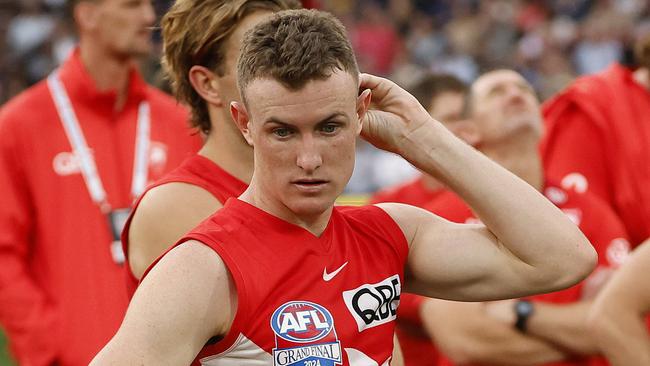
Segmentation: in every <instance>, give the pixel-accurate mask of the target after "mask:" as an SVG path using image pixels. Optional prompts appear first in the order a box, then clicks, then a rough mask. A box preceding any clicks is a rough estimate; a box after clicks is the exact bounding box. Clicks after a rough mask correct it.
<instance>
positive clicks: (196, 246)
mask: <svg viewBox="0 0 650 366" xmlns="http://www.w3.org/2000/svg"><path fill="white" fill-rule="evenodd" d="M236 308H237V293H236V289H235V285H234V281H233V279H232V277H231V276H230V273H229V272H228V270H227V268H226V265H225V264H224V263H223V261H222V260H221V258H220V257H219V255H217V254H216V253H215V252H214V251H213V250H212V249H210V248H209V247H207V246H206V245H204V244H203V243H201V242H198V241H188V242H186V243H183V244H181V245H179V246H178V247H176V248H174V249H172V250H171V251H169V253H167V254H165V256H164V257H163V258H162V259H161V260H160V261H159V262H158V263H157V264H156V265H155V266H154V267H153V268H152V269H151V271H150V272H149V273H148V274H147V277H145V279H144V280H143V281H142V283H141V284H140V286H139V287H138V290H137V291H136V293H135V295H134V296H133V299H132V300H131V304H130V305H129V308H128V310H127V313H126V316H125V317H124V321H123V322H122V325H121V326H120V329H119V330H118V331H117V333H116V334H115V336H114V337H113V339H111V341H110V342H109V343H108V344H107V345H106V346H105V347H104V349H102V350H101V351H100V352H99V354H97V356H95V358H94V359H93V361H92V362H91V365H93V366H100V365H116V366H117V365H142V366H150V365H151V366H153V365H156V366H158V365H169V366H172V365H178V366H180V365H189V364H190V363H192V360H194V358H195V357H196V355H197V354H198V353H199V352H200V351H201V349H202V348H203V346H204V345H205V344H206V342H207V341H208V340H209V339H210V338H212V337H213V336H223V335H225V334H226V333H227V332H228V330H229V329H230V326H231V325H232V321H233V319H234V314H235V312H236Z"/></svg>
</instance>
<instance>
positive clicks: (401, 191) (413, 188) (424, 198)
mask: <svg viewBox="0 0 650 366" xmlns="http://www.w3.org/2000/svg"><path fill="white" fill-rule="evenodd" d="M443 191H444V190H442V189H433V190H432V189H430V188H428V187H427V186H426V184H425V182H424V179H423V177H422V175H420V176H419V177H417V178H415V179H412V180H410V181H407V182H405V183H402V184H398V185H396V186H393V187H388V188H385V189H382V190H380V191H379V192H377V193H375V194H374V195H373V196H372V197H371V198H370V203H380V202H399V203H405V204H407V205H412V206H416V207H421V206H422V205H424V204H426V203H428V202H430V201H432V200H434V199H435V198H436V197H437V196H438V194H440V193H442V192H443Z"/></svg>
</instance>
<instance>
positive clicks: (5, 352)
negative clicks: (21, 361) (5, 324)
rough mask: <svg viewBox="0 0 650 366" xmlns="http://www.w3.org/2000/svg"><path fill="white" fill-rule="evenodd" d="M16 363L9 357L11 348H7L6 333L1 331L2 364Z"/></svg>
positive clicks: (8, 365)
mask: <svg viewBox="0 0 650 366" xmlns="http://www.w3.org/2000/svg"><path fill="white" fill-rule="evenodd" d="M14 365H15V363H14V362H13V360H12V359H11V357H9V350H7V340H6V339H5V335H4V334H3V333H2V332H0V366H14Z"/></svg>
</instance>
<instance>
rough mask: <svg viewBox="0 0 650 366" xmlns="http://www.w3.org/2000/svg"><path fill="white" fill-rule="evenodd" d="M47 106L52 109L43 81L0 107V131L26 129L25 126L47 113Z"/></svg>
mask: <svg viewBox="0 0 650 366" xmlns="http://www.w3.org/2000/svg"><path fill="white" fill-rule="evenodd" d="M46 104H49V105H50V106H52V108H54V104H53V102H52V97H51V95H50V92H49V90H48V88H47V83H46V82H45V81H44V80H43V81H40V82H38V83H37V84H35V85H33V86H31V87H29V88H27V89H25V90H24V91H22V92H21V93H20V94H18V95H16V96H15V97H13V98H12V99H10V100H9V101H8V102H7V103H6V104H4V105H3V106H2V107H0V129H3V130H4V129H5V128H28V127H29V126H27V125H26V124H30V123H32V122H39V121H41V120H42V118H41V117H42V116H43V115H45V114H46V113H49V112H47V111H48V108H44V106H45V105H46Z"/></svg>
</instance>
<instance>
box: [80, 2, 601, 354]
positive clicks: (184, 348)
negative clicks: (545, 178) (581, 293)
mask: <svg viewBox="0 0 650 366" xmlns="http://www.w3.org/2000/svg"><path fill="white" fill-rule="evenodd" d="M241 52H242V54H241V56H240V59H239V62H238V73H237V80H238V87H239V89H240V91H241V95H242V100H243V103H236V102H235V103H232V104H231V113H232V115H233V119H234V120H235V121H236V122H237V125H238V127H239V128H240V130H241V131H242V134H243V135H244V137H245V138H246V141H247V142H248V143H249V144H251V145H252V146H253V153H254V172H253V177H252V180H251V184H250V186H249V187H248V188H247V190H246V191H245V192H244V193H243V194H242V195H241V196H240V198H239V199H231V200H229V201H228V202H227V203H226V205H225V206H224V208H222V209H221V210H219V211H218V212H217V213H216V214H215V215H213V216H212V217H210V218H209V219H208V220H206V221H204V222H203V223H202V224H201V225H199V226H198V227H197V228H196V229H194V230H193V231H192V232H191V233H189V234H188V235H187V236H186V237H184V238H182V239H181V240H180V241H179V243H178V244H179V245H178V246H176V247H175V248H174V249H172V250H170V251H169V252H168V253H167V254H166V255H164V256H163V257H162V258H161V259H160V261H158V262H157V263H156V264H155V265H154V266H153V267H152V269H151V270H150V271H149V272H148V274H147V275H146V277H145V278H144V280H143V281H142V283H141V284H140V286H139V287H138V291H137V292H136V293H135V296H134V297H133V300H132V302H131V308H130V309H129V311H128V312H127V315H126V317H125V319H124V323H123V325H122V327H121V329H120V330H119V331H118V333H117V334H116V335H115V337H114V338H113V340H112V341H111V342H110V343H109V344H108V345H107V346H106V347H105V348H104V350H103V351H102V352H100V354H99V355H98V356H97V357H96V358H95V360H94V361H93V364H94V365H106V364H109V365H110V364H133V363H137V364H143V365H153V364H159V363H165V364H170V365H176V364H178V365H182V364H187V363H189V362H191V360H192V359H194V358H195V357H196V356H197V354H198V355H199V358H200V359H201V362H202V363H203V364H205V365H232V364H238V365H252V364H256V365H259V364H265V365H266V364H268V365H314V364H321V365H323V364H325V365H335V364H336V365H368V364H370V365H372V364H377V365H387V364H388V363H389V362H390V358H391V354H392V343H393V330H394V320H395V318H396V311H397V306H398V303H399V296H400V294H401V291H402V286H405V290H406V289H410V290H412V291H416V292H418V293H420V294H423V295H427V296H437V297H444V298H449V299H456V300H468V301H471V300H487V299H500V298H506V297H511V296H525V295H526V294H532V293H536V292H544V291H552V290H555V289H559V288H563V287H566V286H570V285H572V284H574V283H575V282H577V281H579V280H580V279H582V278H583V277H584V276H586V275H587V274H588V273H589V272H590V271H591V269H592V268H593V266H594V264H595V261H596V258H595V252H594V251H593V249H592V248H591V246H590V245H589V243H588V241H587V240H586V239H585V238H584V236H583V235H582V233H581V232H580V231H579V230H578V229H577V228H576V227H575V225H573V223H571V221H570V220H569V219H568V218H567V217H566V216H565V215H564V214H562V212H560V211H559V210H558V209H557V208H556V207H554V206H553V205H552V204H550V203H549V202H548V201H547V200H546V199H545V198H544V197H543V196H542V195H540V194H539V193H538V192H536V191H535V190H533V189H532V188H530V187H529V186H528V185H527V184H526V183H524V182H522V181H521V180H519V179H518V178H516V177H515V176H513V175H512V174H511V173H509V172H507V171H506V170H504V169H503V168H501V167H499V166H498V165H496V164H494V163H492V162H491V161H489V160H488V159H486V158H485V157H483V156H481V155H480V154H478V153H477V152H476V151H474V150H473V149H472V148H471V147H469V146H467V145H466V144H464V143H463V142H462V141H460V140H458V139H457V138H456V137H454V136H453V134H451V133H449V132H448V131H447V130H446V129H445V128H444V127H443V126H442V125H440V124H439V123H437V122H436V121H434V120H432V119H431V117H430V116H429V114H428V113H427V111H426V110H425V109H424V108H422V107H421V106H420V105H419V103H418V102H417V100H415V98H413V97H412V96H410V95H409V94H408V93H406V92H405V91H403V90H402V89H400V88H399V87H398V86H397V85H395V84H394V83H392V82H390V81H388V80H385V79H381V78H377V77H374V76H371V75H361V76H360V75H359V73H358V68H357V65H356V60H355V59H354V54H353V52H352V48H351V46H350V43H349V40H348V39H347V36H346V32H345V29H344V28H343V26H342V25H341V24H340V22H338V21H337V20H336V19H335V18H333V17H332V16H331V15H328V14H326V13H321V12H317V11H296V10H294V11H284V12H280V13H277V14H275V15H273V16H272V17H271V19H270V20H268V21H265V22H263V23H261V24H258V25H257V26H255V27H254V28H253V29H252V30H251V31H250V32H249V33H248V35H247V37H245V40H244V46H243V48H242V51H241ZM359 89H362V90H364V91H363V92H362V93H361V94H360V95H359V94H358V91H359ZM371 93H373V94H374V95H375V97H376V98H375V102H376V103H377V105H378V106H379V108H380V110H376V111H370V112H368V113H366V112H367V108H368V105H369V104H370V98H371V97H370V96H371ZM362 125H364V126H363V130H364V136H365V138H366V139H368V140H369V141H371V142H372V143H373V144H375V145H376V146H378V147H380V148H384V149H387V150H389V151H393V152H398V153H400V154H401V155H402V156H404V157H406V158H407V159H408V160H409V161H410V162H412V163H414V164H415V165H416V166H418V167H419V168H420V169H422V170H424V171H426V172H427V173H429V174H432V175H434V176H436V178H438V179H440V180H442V181H443V182H444V183H445V184H447V185H448V186H449V187H451V188H452V189H454V190H456V191H458V192H460V193H461V194H462V195H463V197H464V198H465V199H466V200H468V201H469V202H470V203H471V204H472V205H473V207H474V208H475V209H476V210H477V211H478V212H479V213H480V215H481V217H482V218H483V219H484V221H485V222H486V223H488V227H489V228H490V229H487V228H485V227H484V226H476V225H457V224H452V223H449V222H447V221H444V220H440V219H439V218H438V217H436V216H435V215H433V214H431V213H428V212H426V211H423V210H420V209H417V208H414V207H412V206H407V205H402V204H382V205H378V206H366V207H360V208H349V207H347V208H346V207H335V206H334V205H333V203H334V201H335V199H336V197H337V196H338V195H339V194H340V193H341V192H342V190H343V188H344V186H345V184H346V183H347V181H348V179H349V177H350V175H351V174H352V169H353V166H354V152H355V142H356V138H357V136H358V135H359V134H360V132H361V130H362ZM487 177H489V179H487ZM477 182H481V183H480V184H477ZM508 213H513V214H515V215H514V217H511V216H510V215H509V214H508ZM539 222H544V223H546V224H547V225H545V227H541V226H540V225H538V223H539ZM405 275H408V276H409V281H407V282H405V279H404V278H405ZM215 337H216V338H215ZM210 339H216V340H217V341H216V343H214V344H210V345H208V346H206V342H208V340H210Z"/></svg>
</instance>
